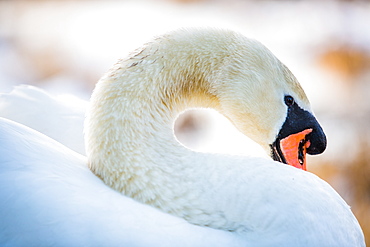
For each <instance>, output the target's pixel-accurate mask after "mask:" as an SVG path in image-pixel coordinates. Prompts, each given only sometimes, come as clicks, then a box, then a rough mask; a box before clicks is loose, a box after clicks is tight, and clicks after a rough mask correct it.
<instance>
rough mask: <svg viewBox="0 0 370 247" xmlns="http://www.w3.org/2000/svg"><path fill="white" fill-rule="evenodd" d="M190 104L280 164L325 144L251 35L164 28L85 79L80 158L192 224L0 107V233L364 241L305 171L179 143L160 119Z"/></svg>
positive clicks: (201, 241)
mask: <svg viewBox="0 0 370 247" xmlns="http://www.w3.org/2000/svg"><path fill="white" fill-rule="evenodd" d="M199 106H202V107H213V108H215V109H217V110H219V111H220V112H221V113H223V114H224V115H225V116H227V117H228V118H229V119H230V120H231V121H232V122H233V123H234V124H235V126H236V127H237V128H238V129H239V130H240V131H242V132H243V133H244V134H247V135H249V136H250V137H251V138H253V139H254V140H255V141H257V142H258V143H259V144H261V145H262V146H263V147H264V148H265V149H266V150H268V152H270V151H269V150H270V149H271V150H272V156H273V157H274V159H276V160H281V161H283V162H286V163H288V164H291V165H293V166H297V167H300V168H304V166H305V159H304V156H305V152H306V150H307V152H308V153H310V154H316V153H320V152H322V151H323V150H324V149H325V145H326V141H325V136H324V134H323V132H322V130H321V128H320V126H319V125H318V123H317V121H316V120H315V119H314V117H313V115H312V114H311V113H310V107H309V103H308V100H307V98H306V96H305V94H304V92H303V90H302V89H301V88H300V86H299V84H298V83H297V82H296V80H295V78H294V76H293V75H292V74H291V73H290V72H289V70H288V69H287V68H286V67H285V66H284V65H282V64H281V63H280V62H279V61H278V60H277V59H276V58H275V57H274V56H273V55H272V54H271V53H270V52H269V51H268V50H267V49H266V48H265V47H264V46H262V45H261V44H260V43H258V42H256V41H253V40H249V39H247V38H245V37H243V36H241V35H239V34H237V33H234V32H231V31H215V30H190V31H185V30H182V31H177V32H172V33H169V34H167V35H164V36H162V37H159V38H157V39H155V40H154V41H152V42H151V43H148V44H147V45H145V46H144V47H143V48H142V49H140V50H138V51H136V52H135V53H133V54H131V55H130V56H129V57H128V58H127V59H125V60H122V61H120V62H119V63H117V64H116V65H115V66H114V67H113V69H112V70H111V71H109V72H108V73H107V74H106V75H105V76H104V77H103V78H102V79H101V80H100V82H99V83H98V84H97V86H96V89H95V91H94V93H93V95H92V98H91V106H90V110H89V112H88V117H87V120H86V126H85V131H86V146H87V157H88V161H87V162H88V165H89V167H90V168H91V170H92V171H93V172H94V173H95V174H96V175H97V176H98V177H100V178H101V179H102V180H103V181H104V182H105V183H106V184H108V185H109V186H110V187H112V188H114V189H115V190H117V191H119V192H121V193H122V194H124V195H126V196H128V197H132V198H134V199H135V200H136V201H140V202H144V203H145V204H150V205H153V206H155V207H157V208H159V209H160V210H161V211H164V212H167V213H170V214H173V215H175V216H179V217H180V218H184V219H186V220H187V221H188V222H190V223H193V224H188V223H185V221H183V220H181V219H179V218H176V217H173V216H170V215H169V214H165V213H162V212H160V211H158V210H155V209H154V208H151V207H149V206H146V205H144V204H140V203H138V202H135V201H133V200H131V199H129V198H127V197H125V196H123V195H122V194H119V193H117V192H115V191H113V190H111V189H110V188H109V187H108V186H106V185H104V184H103V183H102V181H101V180H99V179H98V178H97V177H96V176H94V175H93V174H92V173H91V172H90V171H89V170H88V169H87V168H86V166H85V164H86V160H85V158H84V157H82V156H79V155H77V154H75V153H73V152H72V151H71V150H68V149H66V148H65V147H63V146H61V145H60V144H58V143H56V142H54V141H52V140H51V139H48V138H47V137H45V136H43V135H41V134H38V133H36V132H34V131H32V130H30V129H28V128H26V127H23V126H21V125H18V124H15V123H13V122H10V121H7V120H1V121H0V124H1V127H0V151H1V153H2V154H4V155H1V157H0V161H1V163H0V164H1V165H0V176H1V180H0V181H1V182H0V186H1V187H0V198H1V199H2V200H0V208H1V210H0V217H1V219H2V220H1V221H0V244H8V245H22V244H25V243H28V242H31V243H36V244H37V245H51V244H59V245H70V244H75V245H106V246H112V245H120V246H122V245H126V246H127V245H129V246H365V243H364V238H363V234H362V231H361V228H360V226H359V224H358V222H357V220H356V218H355V217H354V216H353V214H352V212H351V211H350V209H349V207H348V205H347V204H346V203H345V202H344V201H343V199H342V198H341V197H340V196H339V195H338V194H337V193H336V192H335V191H334V190H333V189H332V188H331V187H330V186H329V185H328V184H327V183H325V182H324V181H322V180H321V179H319V178H318V177H316V176H315V175H313V174H310V173H307V172H304V171H301V170H299V169H295V168H293V167H291V166H286V165H281V164H279V163H277V162H274V161H270V160H267V159H263V158H248V157H235V156H224V155H214V154H213V155H211V154H204V153H195V152H193V151H191V150H188V149H186V148H185V147H183V146H181V145H180V144H179V143H178V142H177V141H176V139H175V137H174V135H173V131H172V124H173V120H174V118H175V117H176V115H177V114H178V113H179V112H180V111H182V110H183V109H185V108H186V107H199ZM194 224H196V225H200V226H205V227H200V226H196V225H194ZM212 228H216V229H220V230H215V229H212Z"/></svg>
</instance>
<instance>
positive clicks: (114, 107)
mask: <svg viewBox="0 0 370 247" xmlns="http://www.w3.org/2000/svg"><path fill="white" fill-rule="evenodd" d="M152 47H153V45H152V46H151V48H152ZM147 50H148V49H147ZM147 50H143V51H140V52H139V53H138V54H135V55H133V56H132V57H131V58H129V59H127V60H123V61H120V62H119V63H117V64H116V65H115V66H114V68H113V69H112V70H111V71H109V72H108V73H107V74H106V75H105V76H104V77H103V78H102V79H101V81H100V82H99V83H98V84H97V86H96V88H95V90H94V93H93V95H92V98H91V106H90V110H89V113H88V115H87V120H86V126H85V135H86V147H87V155H88V158H89V166H90V168H91V170H92V171H93V172H94V173H95V174H96V175H98V176H99V177H101V178H102V179H103V180H104V182H105V183H106V184H108V185H109V186H111V187H112V188H114V189H116V190H118V191H120V192H123V193H125V194H126V195H129V196H132V195H134V194H136V193H137V190H139V189H141V187H142V186H137V188H134V187H135V183H132V179H133V177H135V178H137V180H138V183H139V181H140V179H142V177H140V176H138V174H140V172H141V171H144V170H145V171H150V170H151V171H155V172H163V171H169V170H171V171H172V170H175V166H176V167H181V170H182V171H183V169H185V168H186V167H189V164H184V163H186V162H189V160H186V159H184V158H183V157H184V155H185V156H186V155H187V154H189V152H191V151H189V150H188V149H186V148H184V147H183V146H182V145H181V144H180V143H179V142H178V141H177V140H176V138H175V136H174V133H173V124H174V120H175V118H176V117H177V116H178V115H179V113H181V112H182V111H184V110H185V109H186V108H189V107H211V108H215V109H217V108H218V107H219V102H218V100H217V98H216V97H215V96H214V95H212V94H211V93H210V91H211V90H210V87H211V85H210V81H211V80H214V79H213V78H211V77H212V75H211V74H207V71H216V68H213V69H212V68H211V69H206V70H202V71H200V70H199V68H204V66H207V65H205V64H203V65H202V66H201V65H200V64H199V67H194V68H182V67H181V66H180V64H192V63H190V62H189V61H187V62H183V63H181V62H179V61H178V60H174V59H157V57H156V56H155V53H154V55H153V53H151V57H148V56H149V55H148V54H147V53H148V51H147ZM149 50H150V49H149ZM149 52H150V51H149ZM144 58H145V60H144ZM164 61H166V62H167V63H168V62H169V61H173V63H172V64H164ZM198 62H199V63H202V61H200V60H199V61H198ZM203 62H204V61H203ZM148 64H149V65H148ZM213 66H214V65H213ZM167 67H169V68H170V69H166V68H167ZM208 67H210V66H208ZM214 67H215V66H214ZM173 71H177V72H178V73H177V74H174V73H173ZM189 169H191V168H189ZM171 173H173V172H171ZM142 175H143V176H144V174H142ZM129 180H130V183H128V182H127V181H129ZM148 183H151V184H152V185H147V186H149V187H150V186H154V184H155V183H156V181H154V180H153V181H149V182H148ZM128 186H129V187H130V188H128Z"/></svg>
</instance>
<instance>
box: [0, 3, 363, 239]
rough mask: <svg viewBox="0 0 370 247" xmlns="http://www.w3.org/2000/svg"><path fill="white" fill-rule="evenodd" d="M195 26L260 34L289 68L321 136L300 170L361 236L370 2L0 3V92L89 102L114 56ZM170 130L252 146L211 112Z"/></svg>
mask: <svg viewBox="0 0 370 247" xmlns="http://www.w3.org/2000/svg"><path fill="white" fill-rule="evenodd" d="M199 26H210V27H219V28H229V29H233V30H236V31H239V32H241V33H243V34H245V35H246V36H248V37H252V38H255V39H258V40H260V41H261V42H262V43H264V44H265V45H266V46H267V47H268V48H269V49H270V50H272V52H273V53H274V54H275V55H276V56H277V57H278V58H279V59H280V60H281V61H283V62H284V63H285V64H286V65H287V66H288V67H289V68H290V70H291V71H292V72H293V73H294V74H295V75H296V77H297V78H298V80H299V81H300V82H301V84H302V85H303V87H304V89H305V91H306V93H307V95H308V97H309V99H310V100H311V103H312V107H313V109H314V112H315V113H316V116H317V118H318V120H319V121H320V122H321V124H322V126H323V128H324V130H325V132H326V134H327V137H328V148H327V151H326V152H325V153H324V154H322V155H320V156H315V157H309V159H308V170H309V171H311V172H314V173H316V174H318V175H319V176H320V177H322V178H323V179H325V180H326V181H328V182H329V183H331V184H332V186H334V187H335V188H336V189H337V190H338V191H339V193H340V194H341V195H342V196H343V197H344V198H345V199H346V200H347V202H348V203H349V204H350V205H351V206H352V209H353V211H354V212H355V214H356V216H357V217H358V219H359V221H360V223H361V225H362V227H363V229H364V231H365V234H366V235H367V236H368V237H367V238H368V239H370V2H367V1H247V0H244V1H243V0H208V1H207V0H206V1H201V0H192V1H191V0H187V1H186V0H182V1H170V0H167V1H166V0H135V1H134V0H132V1H0V93H4V92H10V91H11V90H12V88H13V87H14V86H15V85H19V84H32V85H36V86H38V87H41V88H43V89H45V90H47V91H48V92H50V93H51V94H54V95H60V94H73V95H75V96H77V97H80V98H81V99H84V100H88V99H89V96H90V94H91V91H92V90H93V88H94V85H95V83H96V82H97V80H98V79H99V78H100V77H101V76H102V74H103V73H104V72H105V71H107V70H108V69H109V68H110V67H111V66H112V65H113V64H114V63H115V62H116V60H117V59H119V58H121V57H124V56H125V55H126V54H127V53H128V52H129V51H131V50H133V49H135V48H137V47H138V46H140V45H141V44H142V43H144V42H146V41H148V40H150V39H151V38H152V37H153V36H155V35H159V34H162V33H164V32H166V31H170V30H173V29H177V28H181V27H199ZM176 130H177V133H178V138H179V139H180V140H182V141H183V142H184V143H185V144H186V145H188V146H190V147H192V148H194V149H198V150H203V151H215V152H228V153H248V151H249V152H250V150H251V149H252V148H253V150H255V149H256V147H255V146H254V145H253V143H251V141H250V140H248V139H247V138H245V137H243V136H241V135H240V134H239V133H238V132H237V131H236V130H235V129H233V128H232V126H231V124H229V123H228V122H227V121H226V120H225V119H223V118H222V117H220V116H219V115H217V114H216V113H213V112H206V111H200V112H199V111H197V112H191V113H187V114H185V116H184V117H182V118H181V120H180V121H178V122H177V125H176ZM257 149H258V148H257ZM254 152H255V151H254ZM258 152H259V151H258ZM368 241H370V240H368Z"/></svg>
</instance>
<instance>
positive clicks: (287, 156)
mask: <svg viewBox="0 0 370 247" xmlns="http://www.w3.org/2000/svg"><path fill="white" fill-rule="evenodd" d="M270 148H271V157H272V158H273V159H274V160H275V161H279V162H282V163H285V164H288V165H291V166H294V167H296V168H299V169H302V170H305V171H306V170H307V169H306V154H311V155H315V154H321V153H323V152H324V151H325V149H326V136H325V134H324V131H323V130H322V128H321V126H320V124H319V123H318V122H317V120H316V118H315V117H314V116H313V115H312V114H311V113H310V112H308V111H305V110H303V109H301V108H300V107H299V106H298V105H294V106H292V107H291V108H289V109H288V114H287V118H286V120H285V122H284V124H283V126H282V127H281V130H280V132H279V134H278V136H277V138H276V140H275V141H274V143H273V144H271V145H270Z"/></svg>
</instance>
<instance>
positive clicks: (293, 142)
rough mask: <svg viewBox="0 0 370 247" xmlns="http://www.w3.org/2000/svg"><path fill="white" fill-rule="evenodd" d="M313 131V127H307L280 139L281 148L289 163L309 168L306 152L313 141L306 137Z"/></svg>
mask: <svg viewBox="0 0 370 247" xmlns="http://www.w3.org/2000/svg"><path fill="white" fill-rule="evenodd" d="M311 132H312V129H306V130H303V131H301V132H299V133H296V134H292V135H290V136H287V137H285V138H284V139H281V140H280V150H281V153H282V155H283V156H284V158H285V161H286V163H287V164H288V165H291V166H294V167H296V168H298V169H302V170H305V171H306V170H307V169H306V153H307V148H309V147H310V145H311V142H310V141H309V140H307V139H306V136H307V135H308V134H309V133H311Z"/></svg>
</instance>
